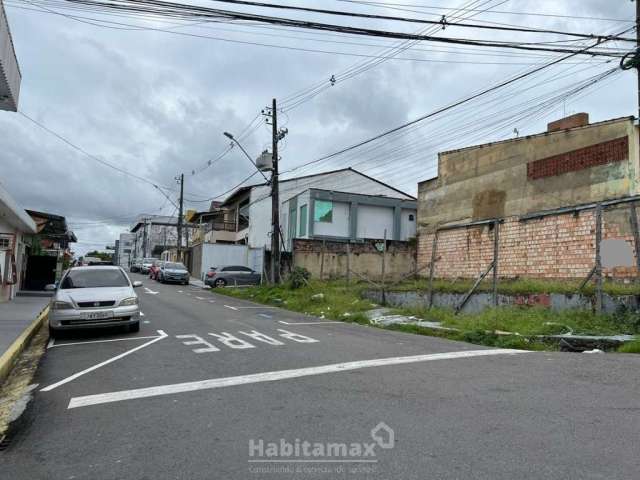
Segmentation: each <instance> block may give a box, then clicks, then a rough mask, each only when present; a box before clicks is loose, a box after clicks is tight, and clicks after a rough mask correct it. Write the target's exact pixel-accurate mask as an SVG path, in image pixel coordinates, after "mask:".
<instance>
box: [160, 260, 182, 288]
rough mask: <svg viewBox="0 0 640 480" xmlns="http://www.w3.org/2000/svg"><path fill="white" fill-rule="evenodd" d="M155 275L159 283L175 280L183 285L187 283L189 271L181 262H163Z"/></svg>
mask: <svg viewBox="0 0 640 480" xmlns="http://www.w3.org/2000/svg"><path fill="white" fill-rule="evenodd" d="M157 275H158V280H159V281H160V282H161V283H169V282H176V283H181V284H183V285H187V284H188V283H189V271H188V270H187V267H185V266H184V265H183V264H182V263H177V262H163V263H162V265H161V266H160V270H159V271H158V274H157Z"/></svg>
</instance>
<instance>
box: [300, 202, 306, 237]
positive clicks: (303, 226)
mask: <svg viewBox="0 0 640 480" xmlns="http://www.w3.org/2000/svg"><path fill="white" fill-rule="evenodd" d="M299 232H300V235H299V236H301V237H306V236H307V206H306V205H302V206H301V207H300V230H299Z"/></svg>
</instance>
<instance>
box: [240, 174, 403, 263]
mask: <svg viewBox="0 0 640 480" xmlns="http://www.w3.org/2000/svg"><path fill="white" fill-rule="evenodd" d="M309 188H317V189H324V190H333V191H336V192H347V193H360V194H363V195H385V196H387V197H391V198H402V199H407V200H413V198H412V197H410V196H408V195H403V194H401V193H399V192H397V191H396V190H393V189H392V188H390V187H387V186H385V185H382V184H380V183H378V182H376V181H374V180H371V179H369V178H366V177H364V176H362V175H360V174H358V173H356V172H353V171H350V170H345V171H340V172H335V173H329V174H325V175H317V176H312V177H308V178H300V179H295V180H289V181H282V180H281V181H280V190H279V194H280V223H281V225H282V227H281V228H283V231H282V233H283V235H287V231H286V230H284V225H285V224H286V225H288V222H287V221H285V220H286V217H287V216H288V212H286V213H285V211H286V208H285V207H286V206H285V205H283V204H284V203H285V202H286V201H287V200H289V199H291V198H292V197H295V196H296V195H298V194H299V193H301V192H303V191H305V190H308V189H309ZM270 191H271V187H269V186H260V187H255V188H253V189H251V203H252V205H251V206H250V207H249V209H250V210H249V216H250V218H251V220H250V225H249V245H250V246H251V247H254V248H260V247H264V246H265V245H266V246H267V249H268V250H269V249H270V245H271V237H270V236H269V232H270V231H271V198H270V197H269V193H270ZM298 214H299V213H298ZM392 234H393V223H392V227H391V229H389V231H388V236H389V238H391V236H392ZM285 238H287V237H286V236H285ZM380 238H382V236H380Z"/></svg>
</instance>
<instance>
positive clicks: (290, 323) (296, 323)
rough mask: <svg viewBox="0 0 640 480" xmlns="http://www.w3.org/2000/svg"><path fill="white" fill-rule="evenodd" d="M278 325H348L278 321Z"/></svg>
mask: <svg viewBox="0 0 640 480" xmlns="http://www.w3.org/2000/svg"><path fill="white" fill-rule="evenodd" d="M278 323H281V324H283V325H326V324H330V323H344V324H345V325H346V323H345V322H330V321H327V322H285V321H284V320H278Z"/></svg>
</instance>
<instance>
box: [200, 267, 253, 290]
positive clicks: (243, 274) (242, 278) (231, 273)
mask: <svg viewBox="0 0 640 480" xmlns="http://www.w3.org/2000/svg"><path fill="white" fill-rule="evenodd" d="M261 280H262V275H260V274H259V273H257V272H255V271H253V270H251V269H250V268H249V267H243V266H242V265H227V266H224V267H211V268H210V269H209V271H208V272H207V274H206V276H205V279H204V283H205V284H206V285H209V286H211V287H226V286H227V285H260V281H261Z"/></svg>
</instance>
